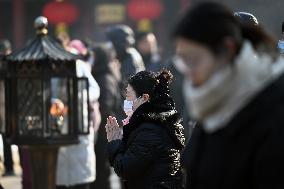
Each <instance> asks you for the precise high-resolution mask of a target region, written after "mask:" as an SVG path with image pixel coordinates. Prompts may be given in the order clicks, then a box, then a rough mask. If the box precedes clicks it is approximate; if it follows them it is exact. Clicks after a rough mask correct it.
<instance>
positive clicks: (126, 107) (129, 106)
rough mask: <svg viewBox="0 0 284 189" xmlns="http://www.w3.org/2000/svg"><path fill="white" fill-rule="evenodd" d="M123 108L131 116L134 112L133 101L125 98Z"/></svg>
mask: <svg viewBox="0 0 284 189" xmlns="http://www.w3.org/2000/svg"><path fill="white" fill-rule="evenodd" d="M123 110H124V112H125V114H126V115H127V116H131V115H132V113H133V101H131V100H124V102H123Z"/></svg>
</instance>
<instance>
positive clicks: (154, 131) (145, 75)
mask: <svg viewBox="0 0 284 189" xmlns="http://www.w3.org/2000/svg"><path fill="white" fill-rule="evenodd" d="M171 80H172V75H171V73H170V72H169V71H166V70H163V71H161V72H159V73H157V74H155V73H153V72H148V71H141V72H138V73H137V74H135V75H133V76H131V77H130V78H129V79H128V86H127V88H126V100H127V101H125V103H124V110H125V112H126V114H127V116H128V118H127V119H128V120H127V121H124V126H123V127H121V126H119V124H118V121H117V120H116V118H115V117H111V116H109V117H108V119H107V124H106V132H107V139H108V147H107V149H108V154H109V160H110V163H111V165H112V166H113V167H114V171H115V172H116V174H117V175H118V176H119V177H121V178H122V180H123V181H124V186H125V188H126V189H128V188H131V189H132V188H135V189H154V188H172V189H175V188H181V185H182V174H181V169H180V153H181V151H182V150H183V147H184V141H185V138H184V132H183V127H182V125H181V123H180V121H181V119H180V116H179V114H178V112H177V111H176V108H175V104H174V101H173V99H172V97H171V96H170V95H169V92H170V91H169V84H170V82H171Z"/></svg>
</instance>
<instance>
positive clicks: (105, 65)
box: [92, 43, 123, 189]
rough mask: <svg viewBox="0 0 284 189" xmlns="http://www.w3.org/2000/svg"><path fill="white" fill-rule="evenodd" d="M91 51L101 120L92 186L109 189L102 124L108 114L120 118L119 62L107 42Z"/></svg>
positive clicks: (108, 167)
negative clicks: (98, 94) (94, 176)
mask: <svg viewBox="0 0 284 189" xmlns="http://www.w3.org/2000/svg"><path fill="white" fill-rule="evenodd" d="M93 52H94V60H95V61H94V64H93V67H92V75H93V76H94V78H95V79H96V81H97V82H98V84H99V87H100V92H101V95H100V98H99V104H100V112H101V117H102V119H103V120H102V122H101V125H100V127H99V130H98V136H97V141H96V144H95V152H96V176H97V177H96V181H95V182H94V186H93V187H92V188H100V189H110V180H109V179H110V178H109V177H110V164H109V161H108V159H107V154H106V146H107V138H106V131H105V127H104V126H105V122H106V118H107V117H108V116H109V115H112V116H115V117H117V118H118V119H122V116H123V115H122V112H123V109H122V107H121V95H120V93H119V91H120V83H121V76H120V63H119V62H118V60H117V59H116V58H115V55H116V54H115V51H114V49H113V47H112V46H111V45H109V43H107V44H100V45H96V46H95V47H94V49H93ZM104 119H105V120H104Z"/></svg>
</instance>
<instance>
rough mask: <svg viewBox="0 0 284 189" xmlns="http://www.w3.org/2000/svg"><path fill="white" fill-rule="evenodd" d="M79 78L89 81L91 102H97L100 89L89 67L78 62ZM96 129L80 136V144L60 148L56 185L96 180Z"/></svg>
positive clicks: (91, 129) (70, 184)
mask: <svg viewBox="0 0 284 189" xmlns="http://www.w3.org/2000/svg"><path fill="white" fill-rule="evenodd" d="M76 70H77V76H78V77H82V76H85V77H87V78H88V81H89V96H90V101H92V102H94V101H97V100H98V98H99V96H100V88H99V86H98V84H97V82H96V81H95V79H94V78H93V76H92V74H91V72H90V70H89V68H88V65H86V63H85V62H83V61H80V60H78V61H77V62H76ZM94 134H95V133H94V129H93V128H92V127H90V133H89V134H88V135H81V136H79V144H76V145H70V146H64V147H60V149H59V152H58V159H57V173H56V185H62V186H72V185H77V184H84V183H90V182H93V181H94V180H95V177H96V172H95V152H94Z"/></svg>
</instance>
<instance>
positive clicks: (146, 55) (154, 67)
mask: <svg viewBox="0 0 284 189" xmlns="http://www.w3.org/2000/svg"><path fill="white" fill-rule="evenodd" d="M136 47H137V50H138V52H139V53H140V54H141V56H142V59H143V62H144V65H145V69H146V70H147V71H153V72H157V71H160V69H161V68H162V64H161V63H162V62H161V56H160V55H159V52H158V44H157V39H156V36H155V35H154V34H153V33H151V32H137V34H136Z"/></svg>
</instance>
